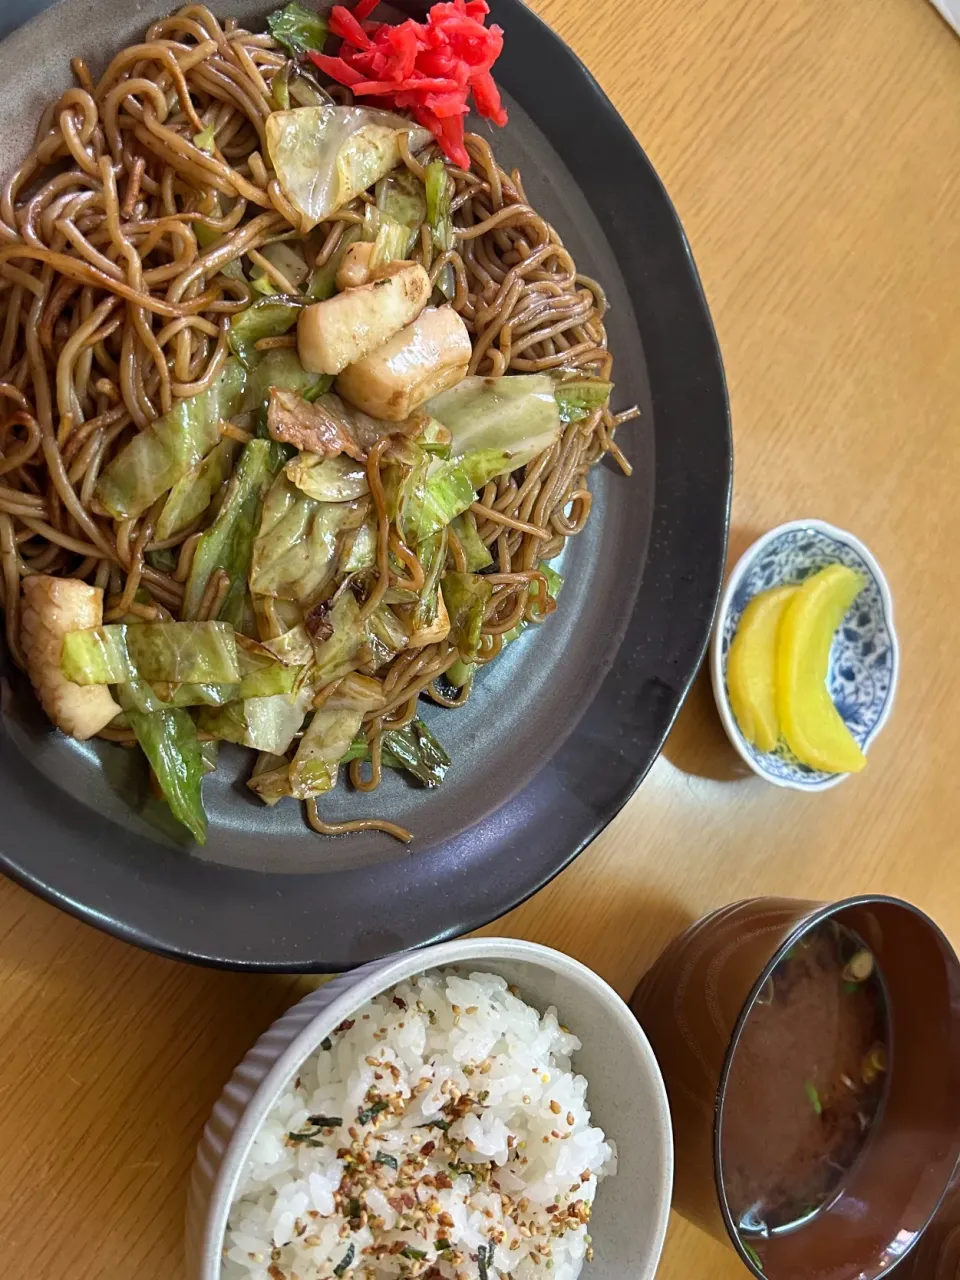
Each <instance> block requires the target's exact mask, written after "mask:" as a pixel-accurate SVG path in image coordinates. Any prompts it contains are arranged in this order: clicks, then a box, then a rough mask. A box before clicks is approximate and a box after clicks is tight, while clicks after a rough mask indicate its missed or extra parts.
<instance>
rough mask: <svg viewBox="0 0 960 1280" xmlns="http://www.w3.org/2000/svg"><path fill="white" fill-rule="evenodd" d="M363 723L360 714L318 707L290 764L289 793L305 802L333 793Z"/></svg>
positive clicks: (360, 712)
mask: <svg viewBox="0 0 960 1280" xmlns="http://www.w3.org/2000/svg"><path fill="white" fill-rule="evenodd" d="M362 721H363V712H362V711H353V710H341V711H327V710H325V709H323V708H321V710H319V711H317V712H316V713H315V714H314V717H313V719H312V720H311V721H310V723H309V725H307V728H306V732H305V733H304V735H303V737H302V738H301V739H300V745H299V747H298V748H297V753H296V755H295V756H294V757H293V761H292V763H291V765H290V790H291V794H293V795H295V796H296V797H297V799H298V800H306V799H308V798H309V797H310V796H319V795H323V793H324V792H325V791H332V790H333V788H334V787H335V786H336V785H337V773H338V771H339V769H340V763H341V761H342V760H343V758H344V756H346V755H347V753H348V752H349V751H350V748H351V746H352V745H353V740H354V738H355V737H356V735H357V732H358V731H359V729H360V725H361V723H362Z"/></svg>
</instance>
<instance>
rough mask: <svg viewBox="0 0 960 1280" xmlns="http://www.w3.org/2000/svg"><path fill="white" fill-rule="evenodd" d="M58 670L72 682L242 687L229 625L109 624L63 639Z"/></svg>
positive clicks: (185, 623)
mask: <svg viewBox="0 0 960 1280" xmlns="http://www.w3.org/2000/svg"><path fill="white" fill-rule="evenodd" d="M60 668H61V670H62V672H63V674H64V675H65V676H66V677H67V679H68V680H72V681H73V682H74V684H123V683H126V682H128V681H133V680H135V679H136V678H137V676H140V677H142V679H144V680H148V681H151V682H152V681H154V680H163V681H166V682H168V683H170V684H183V683H189V684H223V683H239V681H240V668H239V665H238V661H237V642H236V639H235V637H234V633H233V628H232V627H231V626H229V625H228V624H227V623H225V622H142V623H135V624H131V623H111V624H109V625H107V626H103V627H91V628H90V629H89V630H85V631H70V632H68V633H67V635H65V636H64V643H63V652H62V656H61V658H60Z"/></svg>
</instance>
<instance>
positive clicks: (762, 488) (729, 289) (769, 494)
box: [0, 0, 960, 1280]
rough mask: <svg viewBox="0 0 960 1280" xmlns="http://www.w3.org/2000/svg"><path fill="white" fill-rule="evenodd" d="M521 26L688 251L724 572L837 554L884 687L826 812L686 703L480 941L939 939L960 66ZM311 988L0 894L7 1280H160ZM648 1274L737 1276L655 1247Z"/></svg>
mask: <svg viewBox="0 0 960 1280" xmlns="http://www.w3.org/2000/svg"><path fill="white" fill-rule="evenodd" d="M537 7H538V9H539V10H540V11H541V12H542V13H543V15H544V17H545V18H546V19H547V20H548V21H549V22H551V23H552V24H553V25H554V26H555V27H556V28H557V30H558V31H559V32H560V33H561V34H562V35H563V36H564V37H565V38H566V39H567V40H568V41H569V42H570V43H571V44H572V45H573V47H574V48H575V49H576V50H577V52H578V53H579V54H580V55H581V57H582V58H583V59H584V61H585V62H586V63H587V65H588V66H589V67H590V68H591V70H592V71H593V72H594V73H595V74H596V75H597V77H598V78H599V80H600V81H601V83H602V84H603V86H604V88H605V89H606V90H607V91H608V93H609V94H610V95H611V97H612V98H613V100H614V101H615V102H616V104H617V106H618V107H619V109H620V110H621V111H622V113H623V114H624V116H625V117H626V118H627V120H628V121H629V123H630V125H631V127H632V128H633V130H634V132H635V133H636V134H637V136H638V137H639V139H640V140H641V142H642V143H643V145H644V146H645V147H646V149H647V151H648V152H649V154H650V156H651V158H652V160H653V162H654V164H655V165H656V166H657V168H658V170H659V172H660V174H661V175H662V177H663V179H664V182H665V183H666V186H667V189H668V190H669V191H670V193H671V195H672V196H673V198H674V200H675V201H676V204H677V207H678V209H679V212H680V215H681V217H682V219H683V221H684V225H685V226H686V228H687V231H688V234H689V236H690V240H691V243H692V245H693V249H694V253H695V256H696V258H697V261H698V264H699V266H700V270H701V273H702V275H703V279H704V283H705V286H706V290H707V294H708V296H709V299H710V304H711V307H712V309H713V314H714V317H715V319H716V323H717V327H718V330H719V334H720V340H721V344H722V347H723V351H724V356H725V360H726V365H727V372H728V375H729V379H730V389H731V396H732V402H733V420H734V428H735V435H736V490H735V501H734V517H733V532H732V545H731V555H732V556H736V555H737V554H739V552H740V551H741V550H742V549H743V548H744V547H745V546H746V544H747V543H748V542H749V541H750V540H751V539H752V538H753V537H754V536H755V535H756V534H758V533H759V532H761V531H762V530H764V529H766V528H768V527H769V526H771V525H773V524H776V523H778V522H780V521H782V520H785V519H789V518H793V517H799V516H804V515H811V516H821V517H823V518H825V519H828V520H832V521H835V522H837V523H839V524H841V525H845V526H847V527H849V528H852V529H854V530H855V531H856V532H857V533H858V534H859V535H860V536H861V537H863V538H864V539H865V540H866V541H867V542H868V544H869V545H870V546H871V547H872V549H873V550H874V552H875V553H876V554H877V556H878V557H879V559H880V560H881V562H882V563H883V565H884V566H885V569H886V571H887V573H888V575H889V578H890V581H891V584H892V586H893V590H894V593H895V598H896V611H897V621H898V625H899V631H900V636H901V641H902V644H903V676H902V682H901V687H900V695H899V702H898V705H897V708H896V711H895V714H894V717H893V720H892V722H891V724H890V726H889V727H888V728H887V730H886V731H885V733H884V734H883V736H882V737H881V738H880V740H879V741H878V743H877V745H876V747H875V748H874V750H873V751H872V752H871V756H870V766H869V768H868V769H867V772H866V774H865V775H863V776H862V777H860V778H858V779H856V780H855V781H852V782H849V783H847V784H845V785H844V786H842V787H840V788H838V789H837V790H835V791H832V792H829V793H827V794H825V795H822V796H818V797H804V796H799V795H792V794H785V793H782V792H780V791H777V790H775V789H773V788H770V787H767V786H765V785H764V784H763V783H761V782H759V781H758V780H756V779H754V778H753V777H752V776H744V772H743V769H742V768H741V767H740V765H739V764H738V761H737V758H736V757H735V756H734V754H733V752H732V751H731V749H730V748H729V747H728V746H727V744H726V740H725V739H724V737H723V735H722V732H721V730H720V728H719V724H718V721H717V719H716V715H715V713H714V711H713V708H712V703H711V700H710V695H709V689H708V687H707V685H706V683H705V682H704V680H703V679H702V678H701V679H700V680H699V681H698V683H697V685H696V687H695V689H694V691H693V694H692V696H691V698H690V700H689V702H688V703H687V705H686V707H685V708H684V710H683V712H682V713H681V716H680V719H679V721H678V723H677V726H676V728H675V730H674V732H673V734H672V736H671V738H670V741H669V743H668V745H667V748H666V751H665V752H664V755H663V756H662V757H661V759H660V760H659V761H658V762H657V764H656V766H655V767H654V769H653V771H652V772H651V774H650V776H649V778H648V780H647V781H646V783H645V784H644V786H643V788H642V789H641V791H640V792H639V794H638V795H637V796H636V797H635V799H634V800H633V801H632V803H631V804H630V805H629V806H628V807H627V809H626V810H625V811H624V812H623V813H622V814H621V815H620V817H619V818H618V819H617V820H616V822H614V823H613V825H612V826H611V827H610V828H609V829H608V830H607V831H606V832H605V833H604V835H603V836H602V837H601V838H600V839H599V840H597V842H596V843H595V845H594V846H593V847H592V848H591V849H590V851H589V852H588V853H587V854H585V855H584V856H583V857H582V858H581V859H580V860H579V861H578V862H577V863H576V865H575V866H574V867H572V868H571V869H570V870H569V871H568V872H566V873H565V874H564V875H563V876H561V877H560V878H559V879H558V880H557V881H556V882H555V883H554V884H553V885H551V886H550V887H549V888H548V889H546V890H545V891H544V892H542V893H541V894H539V895H538V896H537V897H536V898H535V899H533V900H532V901H531V902H530V903H528V904H527V905H526V906H525V907H523V908H521V909H520V910H518V911H516V912H513V913H512V914H511V915H509V916H508V917H506V919H505V920H502V921H500V922H498V924H497V925H495V926H492V927H491V929H490V930H489V932H500V933H504V932H505V933H509V934H516V935H522V936H524V937H528V938H533V939H536V940H538V941H541V942H545V943H549V944H550V945H552V946H555V947H560V948H562V949H564V950H566V951H569V952H570V953H571V954H573V955H575V956H577V957H578V958H579V959H581V960H583V961H585V962H586V963H587V964H589V965H591V966H592V967H593V968H595V969H596V970H598V971H599V972H600V973H601V974H603V975H604V976H605V977H606V978H607V979H609V980H610V981H611V982H612V983H613V984H614V985H615V986H616V987H617V989H618V990H619V991H621V992H622V993H623V994H625V995H626V994H628V993H629V992H630V990H631V989H632V987H633V986H634V984H635V983H636V981H637V979H638V978H639V976H640V974H641V973H642V972H643V970H644V968H645V967H646V966H647V965H648V964H649V963H650V962H651V961H652V960H653V958H654V956H655V955H656V954H657V952H658V951H659V949H660V948H661V947H662V945H663V944H664V943H665V942H666V941H667V939H668V938H669V937H670V936H671V935H673V934H674V933H675V932H676V931H677V930H679V928H680V927H681V926H682V925H684V924H685V923H686V922H687V921H689V920H691V919H693V918H695V917H696V916H698V915H699V914H701V913H702V912H704V911H705V910H707V909H710V908H712V907H715V906H717V905H719V904H720V903H722V902H725V901H728V900H730V899H733V898H735V897H738V896H743V895H746V894H752V893H758V892H760V893H762V892H777V893H782V894H798V895H803V896H808V897H818V898H832V897H838V896H841V895H844V894H848V893H852V892H856V891H860V890H877V891H886V892H890V893H897V894H902V895H905V896H907V897H909V898H911V899H913V900H914V901H916V902H918V903H919V904H920V905H921V906H922V907H924V908H926V909H927V910H929V911H930V912H931V913H932V914H934V915H935V916H936V918H937V919H938V920H939V921H940V922H941V923H942V924H943V926H944V927H945V928H946V929H947V931H948V932H950V933H951V934H952V935H953V937H954V938H955V939H958V940H960V876H958V875H957V874H955V872H954V860H955V856H956V851H957V837H956V832H957V828H958V826H960V785H958V782H957V761H958V758H960V728H958V726H960V665H958V660H957V655H956V648H957V646H956V638H955V636H954V634H953V627H954V626H957V624H958V622H960V609H958V600H960V555H958V551H960V431H958V422H957V406H958V405H960V289H958V287H957V285H958V281H960V219H958V217H957V209H958V207H960V43H958V41H957V39H956V37H955V35H954V34H953V33H952V32H951V31H950V30H949V28H948V27H947V26H946V25H945V24H944V23H943V22H942V21H941V20H940V18H939V17H938V16H937V14H936V12H935V11H934V9H933V8H932V7H931V6H930V5H928V4H926V3H924V2H923V0H847V2H846V3H844V4H837V3H836V0H741V2H740V3H738V4H731V3H729V0H645V3H644V4H642V5H640V4H637V5H635V4H626V5H625V4H616V3H614V0H595V2H594V3H593V4H586V3H584V2H583V0H539V3H538V4H537ZM309 985H310V984H309V981H308V980H300V979H296V978H291V977H248V976H241V975H234V974H225V973H213V972H207V971H203V970H199V969H192V968H187V967H183V966H179V965H176V964H173V963H171V962H169V961H166V960H161V959H158V958H156V957H154V956H149V955H145V954H142V953H140V952H138V951H135V950H133V949H132V948H130V947H127V946H125V945H123V944H121V943H119V942H117V941H114V940H113V939H110V938H107V937H104V936H102V935H100V934H98V933H96V932H95V931H94V930H92V929H90V928H87V927H85V926H83V925H80V924H78V923H76V922H75V921H73V920H72V919H69V918H68V917H66V916H64V915H61V914H58V913H57V912H56V911H54V910H53V909H51V908H50V907H48V906H46V905H44V904H43V903H40V902H38V901H36V900H34V899H33V898H31V897H30V896H29V895H28V894H26V893H24V892H23V891H21V890H20V889H18V888H15V887H14V886H13V885H10V884H7V883H3V884H2V885H0V1107H2V1115H3V1141H2V1142H0V1257H2V1258H3V1259H4V1260H5V1261H6V1263H7V1267H6V1274H7V1275H9V1276H11V1277H13V1278H14V1280H19V1278H20V1277H24V1280H26V1277H31V1278H34V1280H48V1278H49V1280H60V1278H61V1277H67V1276H69V1278H70V1280H94V1278H96V1280H101V1278H106V1280H126V1278H127V1277H132V1276H136V1277H138V1280H176V1278H177V1277H179V1276H181V1275H182V1270H183V1261H182V1253H181V1223H182V1214H183V1205H184V1196H185V1180H186V1175H187V1172H188V1169H189V1166H190V1162H191V1159H192V1153H193V1148H194V1145H195V1143H196V1140H197V1137H198V1135H199V1132H200V1129H201V1127H202V1125H203V1122H204V1119H205V1117H206V1114H207V1112H208V1110H209V1108H210V1106H211V1104H212V1102H213V1100H214V1098H215V1097H216V1095H217V1094H218V1092H219V1090H220V1088H221V1085H222V1084H223V1081H224V1080H225V1078H226V1077H227V1076H228V1075H229V1073H230V1071H231V1069H232V1067H233V1065H234V1064H235V1062H236V1061H237V1060H238V1059H239V1058H240V1057H241V1056H242V1054H243V1053H244V1051H245V1050H246V1048H247V1047H248V1046H249V1044H250V1043H251V1042H252V1041H253V1040H254V1039H255V1038H256V1036H257V1035H258V1034H259V1033H260V1031H261V1030H262V1029H263V1028H264V1027H266V1026H267V1024H268V1023H269V1022H270V1021H271V1020H272V1019H273V1018H274V1017H276V1016H277V1014H278V1013H279V1012H280V1011H281V1010H282V1009H283V1008H285V1007H286V1006H287V1005H288V1004H289V1003H290V1002H291V1001H292V1000H294V999H295V998H296V997H297V996H298V995H299V994H300V993H301V992H302V991H304V990H305V989H306V988H307V986H309ZM600 1247H601V1248H602V1244H601V1245H600ZM660 1274H661V1276H662V1277H663V1280H689V1278H690V1277H705V1276H710V1277H711V1280H726V1278H727V1277H729V1278H730V1280H735V1277H738V1276H740V1275H743V1274H744V1273H743V1271H742V1270H741V1269H740V1267H739V1264H737V1263H736V1262H735V1260H734V1258H733V1256H732V1254H730V1253H729V1252H728V1251H726V1250H724V1249H723V1248H722V1247H721V1246H719V1245H717V1244H715V1243H714V1242H712V1241H711V1240H710V1239H709V1238H707V1237H706V1236H704V1235H702V1234H701V1233H699V1232H698V1231H696V1230H695V1229H694V1228H692V1227H690V1226H688V1225H687V1224H685V1223H684V1222H682V1221H681V1220H679V1219H675V1220H674V1222H673V1224H672V1226H671V1232H670V1236H669V1240H668V1245H667V1250H666V1253H665V1256H664V1260H663V1265H662V1268H661V1273H660Z"/></svg>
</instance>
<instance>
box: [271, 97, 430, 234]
mask: <svg viewBox="0 0 960 1280" xmlns="http://www.w3.org/2000/svg"><path fill="white" fill-rule="evenodd" d="M265 127H266V135H267V152H268V155H269V157H270V162H271V164H272V165H273V168H274V170H275V172H276V175H277V180H278V181H279V183H280V187H281V189H282V191H283V194H284V195H285V196H286V198H287V200H289V202H290V203H291V205H292V206H293V207H294V209H295V210H296V211H297V213H298V214H299V215H300V231H301V233H302V234H304V235H306V234H307V232H309V231H311V230H312V229H313V228H314V227H315V226H316V225H317V224H318V223H319V222H322V221H323V220H324V219H325V218H328V217H329V216H330V214H332V213H334V212H335V211H336V210H337V209H339V208H341V207H342V206H343V205H345V204H347V203H349V201H351V200H352V199H354V197H355V196H358V195H360V193H361V192H362V191H366V190H367V188H368V187H372V186H373V185H374V183H376V182H377V181H379V179H380V178H382V177H384V176H385V175H386V174H388V173H389V172H390V170H391V169H393V168H394V167H395V166H396V165H397V164H399V163H400V158H401V157H400V147H399V142H398V138H399V137H400V135H402V134H406V135H407V137H408V139H409V143H410V148H411V150H413V151H417V150H419V149H420V148H421V147H424V146H426V144H427V143H428V142H429V141H430V134H429V133H428V132H427V130H426V129H421V128H420V127H419V126H418V125H415V124H413V123H411V121H409V120H405V119H404V118H403V117H402V116H398V115H394V114H392V113H391V112H389V111H380V110H378V109H375V108H372V107H339V106H317V107H295V108H293V109H292V110H290V111H273V112H271V113H270V115H268V116H267V119H266V125H265Z"/></svg>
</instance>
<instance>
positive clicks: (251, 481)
mask: <svg viewBox="0 0 960 1280" xmlns="http://www.w3.org/2000/svg"><path fill="white" fill-rule="evenodd" d="M283 460H284V453H283V451H282V450H281V448H280V446H279V445H277V444H276V443H274V442H273V441H271V440H251V441H250V443H249V444H246V445H244V447H243V453H242V454H241V455H240V461H239V463H238V464H237V469H236V471H235V472H234V473H233V478H232V479H231V481H230V487H229V489H228V490H227V495H226V497H225V498H224V501H223V505H222V506H221V508H220V510H219V511H218V512H217V518H216V519H215V520H214V522H213V524H212V525H211V526H210V528H209V529H208V530H207V531H206V533H204V535H203V537H202V538H201V539H200V541H199V542H198V543H197V549H196V552H195V553H194V557H193V565H192V566H191V569H190V576H189V577H188V578H187V585H186V590H185V591H184V595H183V613H184V616H185V617H187V618H195V617H196V615H197V612H198V610H199V608H200V605H201V603H202V602H203V596H204V592H205V591H206V589H207V584H208V583H209V581H210V577H211V575H212V574H213V573H214V571H215V570H216V569H224V570H226V572H227V573H228V574H229V575H230V590H229V592H228V593H227V597H226V599H225V600H224V602H223V604H222V605H221V608H220V617H221V618H226V619H230V620H232V621H234V622H239V621H240V617H241V615H242V613H243V609H244V604H245V602H246V595H247V575H248V573H249V571H250V558H251V553H252V550H253V544H254V538H255V537H256V532H257V527H258V524H259V521H260V508H261V505H262V503H263V495H264V493H265V492H266V490H267V488H268V486H269V485H270V484H271V483H272V481H273V477H274V475H275V474H276V472H277V471H278V470H279V468H280V467H281V466H282V464H283Z"/></svg>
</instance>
